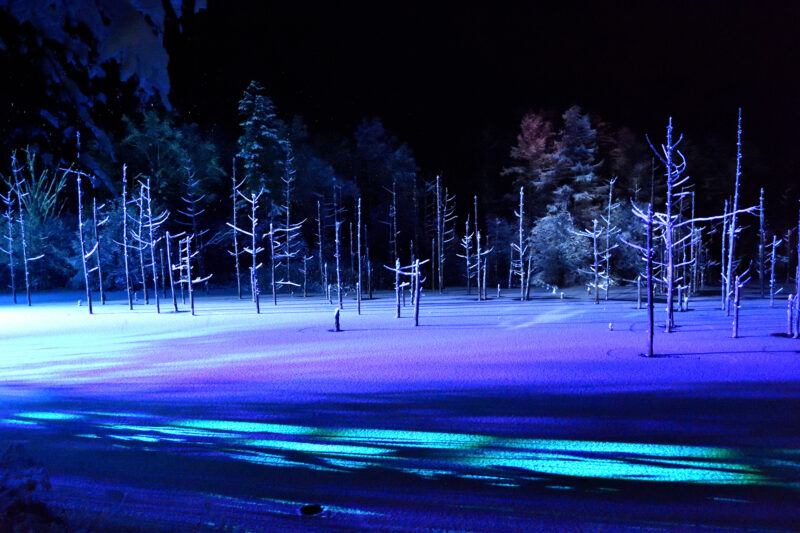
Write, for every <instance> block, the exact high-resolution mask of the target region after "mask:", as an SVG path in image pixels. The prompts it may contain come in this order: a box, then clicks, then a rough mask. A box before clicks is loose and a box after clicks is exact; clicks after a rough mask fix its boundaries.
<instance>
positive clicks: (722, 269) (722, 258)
mask: <svg viewBox="0 0 800 533" xmlns="http://www.w3.org/2000/svg"><path fill="white" fill-rule="evenodd" d="M723 213H724V217H723V219H722V242H721V243H720V250H721V256H720V283H721V284H722V290H721V291H720V293H721V295H722V303H721V309H722V310H723V311H724V310H725V308H726V307H727V302H728V295H727V292H726V291H727V290H728V281H727V278H728V268H727V267H726V266H725V261H727V258H728V253H727V251H726V250H725V246H726V243H727V242H728V200H727V199H726V200H725V210H724V211H723Z"/></svg>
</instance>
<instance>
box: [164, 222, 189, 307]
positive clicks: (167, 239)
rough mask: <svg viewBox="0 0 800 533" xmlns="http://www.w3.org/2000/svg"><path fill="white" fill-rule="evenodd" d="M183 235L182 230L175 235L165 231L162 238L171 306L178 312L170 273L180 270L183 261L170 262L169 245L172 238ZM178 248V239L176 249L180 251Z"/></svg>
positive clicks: (170, 250)
mask: <svg viewBox="0 0 800 533" xmlns="http://www.w3.org/2000/svg"><path fill="white" fill-rule="evenodd" d="M184 235H185V233H183V232H181V233H179V234H177V235H170V233H169V232H167V234H166V237H165V239H164V240H165V242H166V245H167V274H168V275H169V293H170V296H171V297H172V307H173V309H174V310H175V312H176V313H177V312H178V299H177V298H176V297H175V278H174V276H173V274H172V273H173V271H174V270H176V269H178V270H179V271H180V270H181V267H182V265H183V263H182V261H181V260H179V262H178V264H177V265H174V264H173V263H172V249H171V247H170V243H171V242H172V239H180V238H182V237H183V236H184ZM180 249H181V246H180V241H178V250H179V251H180ZM179 255H180V254H179ZM181 279H182V278H181Z"/></svg>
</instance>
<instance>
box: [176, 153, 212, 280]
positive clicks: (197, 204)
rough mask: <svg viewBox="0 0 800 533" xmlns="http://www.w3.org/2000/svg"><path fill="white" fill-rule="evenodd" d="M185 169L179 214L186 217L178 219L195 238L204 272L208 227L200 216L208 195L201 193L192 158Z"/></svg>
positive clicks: (200, 264) (196, 250)
mask: <svg viewBox="0 0 800 533" xmlns="http://www.w3.org/2000/svg"><path fill="white" fill-rule="evenodd" d="M183 170H184V182H183V189H184V194H183V195H182V196H181V201H182V202H183V209H178V214H179V215H181V216H182V217H184V218H183V220H180V219H178V220H177V223H178V224H180V225H181V226H183V227H185V228H188V230H187V233H190V234H191V235H193V236H194V238H195V253H196V254H197V256H198V259H197V263H198V268H199V270H200V272H201V274H202V272H203V248H204V247H205V242H204V240H203V237H204V236H205V235H206V233H208V229H201V228H200V223H199V218H200V216H201V215H202V214H203V213H205V209H203V208H202V207H201V203H202V202H203V200H204V199H205V197H206V195H205V194H201V183H200V179H199V178H198V177H197V172H196V171H195V169H194V167H193V166H192V163H191V161H190V160H188V159H187V160H186V162H185V163H184V167H183ZM206 290H208V285H206Z"/></svg>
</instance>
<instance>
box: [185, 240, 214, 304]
mask: <svg viewBox="0 0 800 533" xmlns="http://www.w3.org/2000/svg"><path fill="white" fill-rule="evenodd" d="M193 239H194V235H186V236H185V237H184V238H183V239H181V240H180V257H181V262H180V264H179V267H178V269H179V270H180V272H181V276H180V283H182V284H184V285H186V288H187V292H188V293H189V309H190V310H191V313H192V316H194V286H195V285H196V284H198V283H205V282H206V281H208V280H209V279H210V278H211V274H209V275H208V276H205V277H197V278H195V279H192V276H193V275H194V274H193V272H192V259H193V258H194V257H195V256H196V255H197V252H196V251H192V240H193Z"/></svg>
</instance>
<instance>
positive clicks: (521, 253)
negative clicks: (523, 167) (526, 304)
mask: <svg viewBox="0 0 800 533" xmlns="http://www.w3.org/2000/svg"><path fill="white" fill-rule="evenodd" d="M524 197H525V190H524V188H523V187H520V188H519V210H518V211H516V210H515V211H514V216H516V217H517V220H518V221H519V242H518V243H512V244H511V247H512V248H513V250H514V251H516V252H517V259H516V260H515V259H513V254H512V259H511V265H512V267H511V269H512V270H513V271H514V273H515V274H516V275H517V276H519V291H520V292H519V299H520V300H525V255H526V254H527V253H528V245H527V244H526V243H525V230H524V228H523V224H524V222H525V204H524V202H523V200H524ZM510 280H511V274H510V273H509V288H511V281H510Z"/></svg>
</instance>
